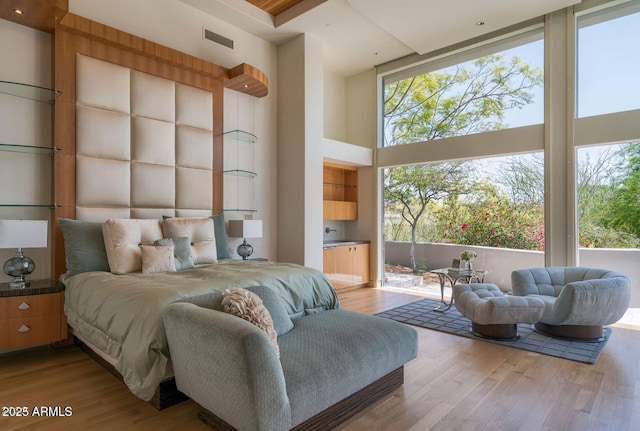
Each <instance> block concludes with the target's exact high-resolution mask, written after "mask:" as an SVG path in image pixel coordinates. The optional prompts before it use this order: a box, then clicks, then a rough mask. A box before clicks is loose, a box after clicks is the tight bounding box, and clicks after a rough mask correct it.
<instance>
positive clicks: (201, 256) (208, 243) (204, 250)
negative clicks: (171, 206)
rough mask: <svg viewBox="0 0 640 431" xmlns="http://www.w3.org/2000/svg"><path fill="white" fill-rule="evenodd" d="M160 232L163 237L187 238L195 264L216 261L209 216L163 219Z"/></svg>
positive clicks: (213, 234)
mask: <svg viewBox="0 0 640 431" xmlns="http://www.w3.org/2000/svg"><path fill="white" fill-rule="evenodd" d="M162 233H163V235H164V237H165V238H178V237H184V236H186V237H187V238H189V242H190V243H191V254H192V255H193V262H194V263H195V264H196V265H197V264H200V263H216V262H218V253H217V251H216V236H215V232H214V229H213V220H211V219H210V218H209V217H192V218H191V217H189V218H168V219H165V220H163V221H162Z"/></svg>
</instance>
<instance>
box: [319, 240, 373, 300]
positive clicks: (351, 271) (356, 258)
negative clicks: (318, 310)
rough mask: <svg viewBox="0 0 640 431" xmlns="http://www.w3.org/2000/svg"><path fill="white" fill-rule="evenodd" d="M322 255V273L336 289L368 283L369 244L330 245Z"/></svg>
mask: <svg viewBox="0 0 640 431" xmlns="http://www.w3.org/2000/svg"><path fill="white" fill-rule="evenodd" d="M322 255H323V258H324V264H323V269H324V273H325V275H326V276H327V278H329V281H331V284H333V287H334V288H335V289H336V290H346V289H351V288H355V287H361V286H366V285H367V284H369V281H370V277H369V244H367V243H354V244H346V245H335V246H334V245H332V246H328V247H325V248H324V249H323V253H322Z"/></svg>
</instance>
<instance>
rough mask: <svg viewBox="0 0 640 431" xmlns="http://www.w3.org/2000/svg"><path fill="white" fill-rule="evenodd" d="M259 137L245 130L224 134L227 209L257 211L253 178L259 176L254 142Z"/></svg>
mask: <svg viewBox="0 0 640 431" xmlns="http://www.w3.org/2000/svg"><path fill="white" fill-rule="evenodd" d="M257 140H258V138H257V137H256V136H255V135H254V134H253V133H249V132H245V131H243V130H231V131H229V132H226V133H225V134H224V151H225V166H224V176H225V179H224V182H225V190H226V191H230V192H231V193H225V204H226V205H225V208H224V210H225V211H238V212H255V211H256V209H255V207H254V199H253V186H254V184H253V180H254V179H255V177H257V176H258V174H257V173H255V172H254V166H253V144H254V143H255V142H256V141H257Z"/></svg>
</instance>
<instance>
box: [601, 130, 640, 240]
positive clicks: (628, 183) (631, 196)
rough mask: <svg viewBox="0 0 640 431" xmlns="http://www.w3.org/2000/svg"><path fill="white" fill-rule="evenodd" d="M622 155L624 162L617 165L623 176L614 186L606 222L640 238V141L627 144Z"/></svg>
mask: <svg viewBox="0 0 640 431" xmlns="http://www.w3.org/2000/svg"><path fill="white" fill-rule="evenodd" d="M621 155H622V156H623V158H624V159H623V160H624V162H623V163H620V165H622V166H619V165H618V166H616V167H617V168H618V169H619V170H620V172H621V173H622V175H623V176H622V178H621V179H620V180H619V181H617V183H616V184H615V186H614V191H613V198H612V200H611V205H610V206H609V211H608V214H607V217H606V220H605V223H604V224H605V225H606V226H607V227H611V228H615V229H617V230H620V231H622V232H626V233H630V234H633V236H635V237H636V238H640V142H636V143H633V144H629V145H627V146H625V147H624V149H623V150H621Z"/></svg>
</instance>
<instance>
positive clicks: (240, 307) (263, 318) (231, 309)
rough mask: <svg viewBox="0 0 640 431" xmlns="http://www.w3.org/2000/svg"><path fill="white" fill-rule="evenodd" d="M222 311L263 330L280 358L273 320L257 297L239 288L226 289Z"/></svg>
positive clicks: (223, 295)
mask: <svg viewBox="0 0 640 431" xmlns="http://www.w3.org/2000/svg"><path fill="white" fill-rule="evenodd" d="M222 309H223V310H224V311H225V312H226V313H229V314H233V315H234V316H238V317H240V318H242V319H244V320H246V321H247V322H250V323H253V324H254V325H256V326H257V327H258V328H260V329H261V330H263V331H264V332H265V333H266V334H267V337H269V341H271V344H273V348H274V349H275V350H276V354H277V355H278V357H280V347H279V346H278V335H277V334H276V330H275V328H274V326H273V319H271V314H269V310H267V308H266V307H265V306H264V304H263V303H262V300H261V299H260V297H259V296H258V295H256V294H255V293H253V292H249V291H248V290H246V289H241V288H234V289H226V290H225V291H224V292H223V293H222Z"/></svg>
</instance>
